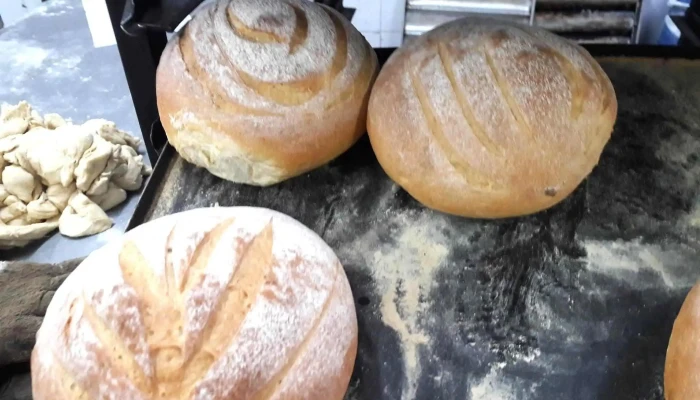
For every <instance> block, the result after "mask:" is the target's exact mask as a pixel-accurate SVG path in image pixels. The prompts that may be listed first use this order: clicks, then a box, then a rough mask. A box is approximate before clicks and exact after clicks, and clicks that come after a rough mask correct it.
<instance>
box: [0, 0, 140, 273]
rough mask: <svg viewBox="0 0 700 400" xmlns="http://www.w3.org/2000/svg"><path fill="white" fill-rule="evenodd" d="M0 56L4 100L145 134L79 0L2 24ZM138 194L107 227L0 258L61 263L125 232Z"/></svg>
mask: <svg viewBox="0 0 700 400" xmlns="http://www.w3.org/2000/svg"><path fill="white" fill-rule="evenodd" d="M0 1H4V0H0ZM0 55H2V56H0V103H2V102H6V103H17V102H19V101H20V100H27V101H28V102H29V103H31V104H32V105H33V106H34V107H35V108H36V109H37V110H38V111H39V112H41V113H42V114H43V113H50V112H53V113H58V114H60V115H63V116H64V117H67V118H70V119H72V120H73V121H74V122H76V123H81V122H84V121H85V120H87V119H91V118H104V119H107V120H111V121H115V122H116V123H117V126H118V127H120V128H121V129H124V130H126V131H128V132H130V133H131V134H133V135H135V136H138V137H141V132H140V131H139V125H138V122H137V120H136V114H135V112H134V108H133V104H132V101H131V96H130V95H129V90H128V87H127V84H126V79H125V78H124V72H123V70H122V64H121V60H120V58H119V53H118V51H117V48H116V47H115V46H112V47H104V48H97V49H96V48H93V43H92V38H91V36H90V31H89V29H88V25H87V21H86V18H85V13H84V11H83V8H82V3H81V1H80V0H51V1H50V2H49V3H47V5H45V6H42V7H39V8H38V9H36V10H34V11H33V12H32V14H31V15H29V16H28V17H26V18H25V19H23V20H21V21H19V22H17V23H16V24H14V25H12V26H8V27H5V29H3V30H1V31H0ZM141 153H143V154H144V155H145V148H143V146H142V149H141ZM145 158H146V162H148V160H147V157H145ZM139 196H140V195H139V193H137V192H135V193H130V195H129V198H128V199H127V201H126V202H125V203H124V204H123V205H122V206H120V207H118V208H117V209H115V210H112V211H110V212H109V213H108V214H109V216H110V217H111V218H112V219H113V220H114V226H113V227H112V228H111V229H109V230H108V231H106V232H103V233H101V234H99V235H95V236H90V237H87V238H82V239H76V240H73V239H69V238H66V237H63V236H61V235H60V234H59V233H55V234H53V235H52V236H50V237H49V238H48V239H47V240H44V241H41V242H38V243H37V244H34V245H30V246H28V247H27V248H25V249H22V250H21V251H0V260H8V259H13V260H29V261H36V262H60V261H64V260H68V259H71V258H76V257H82V256H85V255H87V254H89V253H90V252H92V251H93V250H95V249H97V248H99V247H101V246H102V245H104V244H105V243H107V242H109V241H112V240H115V239H118V238H120V237H121V236H122V234H123V232H124V229H125V227H126V224H127V222H128V220H129V219H130V217H131V215H132V214H133V211H134V208H135V207H136V203H137V201H138V198H139Z"/></svg>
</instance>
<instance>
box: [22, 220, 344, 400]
mask: <svg viewBox="0 0 700 400" xmlns="http://www.w3.org/2000/svg"><path fill="white" fill-rule="evenodd" d="M356 350H357V319H356V316H355V308H354V302H353V298H352V293H351V291H350V286H349V284H348V280H347V278H346V276H345V272H344V270H343V268H342V266H341V265H340V262H339V261H338V259H337V257H336V256H335V254H334V253H333V251H332V250H331V249H330V248H329V247H328V246H327V245H326V244H325V243H324V242H323V240H322V239H321V238H320V237H318V236H317V235H316V234H315V233H313V232H312V231H311V230H309V229H308V228H306V227H304V226H303V225H301V224H300V223H299V222H297V221H295V220H294V219H292V218H290V217H288V216H286V215H283V214H280V213H278V212H274V211H271V210H267V209H260V208H249V207H233V208H211V209H198V210H194V211H188V212H184V213H181V214H175V215H171V216H167V217H164V218H161V219H158V220H155V221H153V222H149V223H147V224H145V225H142V226H140V227H138V228H136V229H134V230H132V231H130V232H128V233H127V234H126V237H125V239H124V240H123V241H118V243H113V244H110V245H108V246H106V247H104V248H102V249H100V250H98V251H95V252H94V253H92V254H91V255H90V256H89V257H88V258H86V259H85V261H84V262H83V263H82V264H81V265H80V266H79V267H78V268H77V269H76V270H75V272H73V274H71V275H70V276H69V277H68V278H67V279H66V281H65V283H64V284H63V285H62V286H61V287H60V288H59V290H58V291H57V292H56V294H55V296H54V298H53V299H52V301H51V304H50V305H49V307H48V310H47V312H46V318H45V319H44V322H43V324H42V326H41V328H40V329H39V332H38V334H37V343H36V346H35V348H34V351H33V353H32V360H31V367H32V385H33V395H34V399H35V400H49V399H50V400H76V399H130V400H138V399H183V400H184V399H188V400H189V399H208V400H224V399H280V400H281V399H318V400H333V399H336V400H340V399H342V398H343V395H344V393H345V391H346V389H347V386H348V382H349V380H350V374H351V372H352V368H353V363H354V360H355V355H356Z"/></svg>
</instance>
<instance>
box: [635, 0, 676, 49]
mask: <svg viewBox="0 0 700 400" xmlns="http://www.w3.org/2000/svg"><path fill="white" fill-rule="evenodd" d="M668 8H669V7H668V0H642V6H641V9H640V11H639V25H638V27H637V42H638V43H643V44H655V43H656V42H657V40H658V39H659V35H660V34H661V31H662V30H663V28H664V18H665V17H666V14H667V13H668Z"/></svg>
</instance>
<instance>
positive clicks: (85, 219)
mask: <svg viewBox="0 0 700 400" xmlns="http://www.w3.org/2000/svg"><path fill="white" fill-rule="evenodd" d="M111 227H112V220H111V219H109V217H108V216H107V214H105V212H104V211H103V210H102V209H101V208H100V206H98V205H97V204H95V203H93V202H92V201H91V200H90V199H89V198H87V197H86V196H85V195H84V194H82V193H80V192H75V194H73V196H71V198H70V200H69V201H68V206H67V207H66V209H65V210H63V214H61V218H60V219H59V220H58V229H59V230H60V231H61V234H63V235H65V236H68V237H83V236H90V235H94V234H97V233H100V232H104V231H106V230H107V229H109V228H111Z"/></svg>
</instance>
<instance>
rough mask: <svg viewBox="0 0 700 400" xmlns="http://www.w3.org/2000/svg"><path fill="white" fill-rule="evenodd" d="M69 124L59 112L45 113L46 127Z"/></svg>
mask: <svg viewBox="0 0 700 400" xmlns="http://www.w3.org/2000/svg"><path fill="white" fill-rule="evenodd" d="M67 124H68V123H67V122H66V120H65V119H63V117H61V116H60V115H58V114H53V113H51V114H46V115H44V126H45V127H46V129H52V130H53V129H56V128H60V127H62V126H63V125H67Z"/></svg>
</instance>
